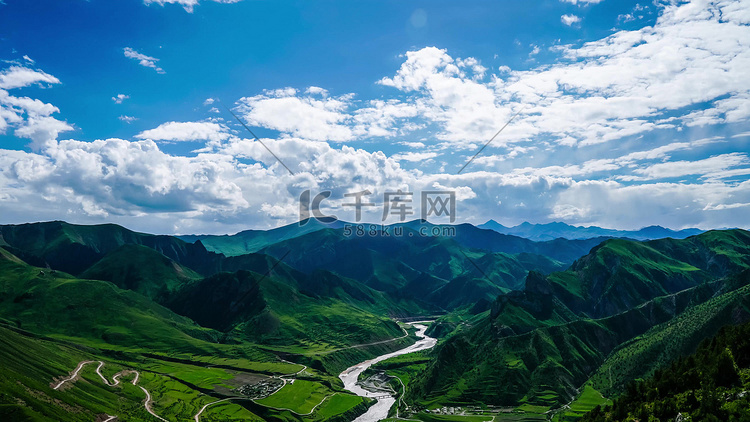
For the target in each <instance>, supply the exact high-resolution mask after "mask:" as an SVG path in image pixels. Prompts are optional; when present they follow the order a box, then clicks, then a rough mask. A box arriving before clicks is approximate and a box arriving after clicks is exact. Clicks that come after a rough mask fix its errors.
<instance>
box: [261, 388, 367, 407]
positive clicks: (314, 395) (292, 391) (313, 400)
mask: <svg viewBox="0 0 750 422" xmlns="http://www.w3.org/2000/svg"><path fill="white" fill-rule="evenodd" d="M328 395H329V390H328V389H327V388H326V387H325V386H323V385H322V384H320V383H317V382H312V381H305V380H296V381H294V382H288V383H287V384H286V385H285V386H284V387H282V388H281V390H279V391H277V392H276V393H274V394H272V395H271V396H270V397H267V398H265V399H262V400H256V403H259V404H262V405H264V406H268V407H273V408H277V409H288V410H291V411H292V412H295V413H299V414H308V413H310V412H312V410H313V408H314V407H315V406H317V405H318V404H319V403H320V402H322V401H323V399H325V398H326V397H327V396H328ZM360 400H361V399H360Z"/></svg>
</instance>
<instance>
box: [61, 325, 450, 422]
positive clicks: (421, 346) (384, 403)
mask: <svg viewBox="0 0 750 422" xmlns="http://www.w3.org/2000/svg"><path fill="white" fill-rule="evenodd" d="M409 324H410V325H413V326H414V327H416V328H417V332H416V335H417V337H420V340H418V341H417V342H416V343H414V344H412V345H411V346H409V347H406V348H404V349H401V350H398V351H395V352H392V353H388V354H385V355H382V356H378V357H376V358H374V359H371V360H368V361H365V362H362V363H360V364H358V365H355V366H352V367H350V368H348V369H347V370H345V371H344V372H342V373H341V374H340V375H339V378H341V380H342V381H343V382H344V389H346V390H348V391H351V392H352V393H354V394H356V395H358V396H361V397H371V398H375V399H377V402H376V403H375V404H374V405H373V406H371V407H370V409H368V411H367V412H366V413H364V414H363V415H361V416H360V417H358V418H357V419H355V421H354V422H371V421H378V420H380V419H382V418H385V417H386V416H387V415H388V410H389V409H390V407H391V406H392V405H393V403H394V402H395V398H394V397H393V396H387V397H383V393H382V392H381V393H373V392H370V391H367V390H365V389H363V388H361V387H359V386H358V385H357V379H358V378H359V375H360V374H361V373H362V372H364V371H365V370H366V369H367V368H369V367H370V366H371V365H374V364H375V363H378V362H380V361H383V360H385V359H388V358H391V357H394V356H399V355H403V354H406V353H412V352H417V351H420V350H426V349H430V348H432V347H433V346H435V344H436V343H437V340H435V339H434V338H431V337H428V336H426V335H425V334H424V333H425V331H426V330H427V326H425V325H422V324H420V323H419V322H411V323H409ZM402 329H403V328H402ZM406 336H408V333H407V332H406V330H404V335H403V336H401V337H397V338H393V339H390V340H383V341H378V342H374V343H368V344H358V345H354V346H350V347H347V348H345V349H349V348H358V347H366V346H372V345H376V344H383V343H389V342H393V341H396V340H399V339H402V338H404V337H406ZM337 350H338V349H337ZM326 352H328V353H330V352H331V351H326ZM282 361H283V362H286V363H289V364H293V365H299V364H295V363H293V362H288V361H284V360H283V359H282ZM90 363H98V364H99V365H98V366H97V368H96V374H97V375H98V376H99V378H101V380H102V382H104V384H105V385H107V386H108V387H115V386H117V385H119V384H120V377H122V376H125V375H130V374H135V377H134V378H133V380H132V381H131V383H132V384H133V385H137V384H138V380H139V379H140V375H141V374H140V372H138V371H135V370H124V371H120V372H118V373H116V374H115V375H113V376H112V382H110V381H109V380H108V379H107V378H106V377H105V376H104V375H103V374H102V372H101V371H102V368H103V367H104V362H102V361H94V360H85V361H81V362H79V363H78V366H76V368H75V369H74V370H73V372H72V373H71V374H70V376H68V377H67V378H64V379H62V380H59V381H53V382H52V383H51V384H50V386H51V387H52V389H53V390H59V389H60V388H61V387H62V386H63V385H65V383H74V382H75V381H77V380H78V377H79V375H80V372H81V370H82V369H83V367H84V366H86V365H88V364H90ZM306 369H307V366H305V365H302V369H300V370H299V371H297V372H294V373H291V374H286V375H275V376H273V378H277V379H280V380H281V381H282V382H283V383H284V384H283V385H282V386H281V388H283V387H284V386H285V385H286V384H287V383H288V382H290V381H292V378H291V377H294V376H297V375H299V374H300V373H302V372H303V371H305V370H306ZM138 388H140V389H141V390H142V391H143V393H144V394H145V395H146V400H145V401H144V402H143V407H144V408H145V409H146V411H147V412H148V413H149V414H151V415H152V416H153V417H155V418H157V419H159V420H160V421H162V422H169V421H168V420H166V419H164V418H163V417H161V416H159V415H157V414H156V412H154V410H153V409H152V408H151V404H152V403H153V399H152V397H151V393H149V391H148V390H146V389H145V388H144V387H143V386H140V385H138ZM281 388H279V389H277V390H276V391H274V393H276V392H278V391H279V390H281ZM274 393H272V394H274ZM335 394H336V393H334V394H329V395H327V396H325V397H323V399H322V400H321V401H320V403H318V404H317V405H315V407H313V409H312V410H311V411H310V412H308V413H304V414H302V413H297V412H295V411H293V410H291V409H277V410H288V411H291V412H292V413H295V414H297V415H300V416H306V415H310V414H312V413H313V412H314V411H315V409H316V408H318V406H320V405H321V404H323V402H325V401H326V400H328V399H329V398H330V397H332V396H334V395H335ZM230 400H248V398H247V397H227V398H225V399H221V400H216V401H213V402H211V403H208V404H206V405H204V406H203V407H202V408H201V409H200V410H199V411H198V413H196V414H195V416H194V417H193V419H194V420H195V422H200V417H201V414H203V412H205V411H206V409H207V408H208V407H210V406H213V405H215V404H219V403H222V402H225V401H230ZM250 400H252V401H253V402H255V399H252V398H251V399H250ZM258 404H260V403H258ZM266 407H270V406H266ZM270 408H273V407H270ZM106 417H107V419H105V422H110V421H113V420H115V419H116V418H117V416H112V415H106Z"/></svg>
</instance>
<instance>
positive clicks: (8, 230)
mask: <svg viewBox="0 0 750 422" xmlns="http://www.w3.org/2000/svg"><path fill="white" fill-rule="evenodd" d="M316 224H317V223H316ZM417 224H422V223H419V222H410V223H404V224H401V225H398V227H401V228H402V229H403V230H404V231H405V232H406V233H413V234H415V235H414V236H408V235H407V236H390V237H386V236H383V235H382V233H376V234H375V235H365V236H347V235H345V233H344V232H343V230H342V229H341V227H339V226H338V225H336V224H334V223H331V224H318V225H317V226H309V227H307V228H304V229H303V228H299V227H292V226H288V227H285V228H282V229H283V230H281V229H278V230H276V231H269V232H260V231H257V232H243V233H239V234H238V235H235V236H225V237H203V236H201V237H186V239H188V240H190V241H193V242H194V243H188V242H186V241H185V240H182V239H179V238H175V237H171V236H153V235H148V234H141V233H135V232H132V231H129V230H127V229H124V228H122V227H119V226H113V225H101V226H76V225H71V224H67V223H63V222H50V223H40V224H30V225H20V226H0V361H2V362H3V365H4V366H3V371H2V373H0V418H1V419H3V420H5V419H9V420H62V421H68V420H71V421H72V420H95V419H96V418H97V417H98V416H99V417H101V416H103V415H118V417H121V418H122V419H127V420H136V421H139V420H153V416H151V415H149V414H148V413H147V412H146V410H145V409H144V407H143V400H144V393H143V391H142V390H141V389H140V387H139V386H143V387H144V388H146V389H148V390H149V391H150V392H151V394H152V397H153V404H152V407H153V409H154V411H156V412H157V414H159V415H161V416H163V417H165V418H167V419H169V420H191V419H193V418H194V416H195V414H196V413H197V412H198V411H199V410H200V409H201V408H202V407H203V406H204V405H206V404H209V403H213V402H216V401H217V400H220V399H224V398H232V400H229V401H224V402H220V403H217V404H214V405H212V406H210V407H208V408H207V410H206V412H205V413H204V414H203V415H202V420H209V421H210V420H232V419H247V420H270V421H299V420H303V421H310V422H312V421H323V420H326V421H327V420H332V421H337V422H339V421H341V422H343V421H347V420H352V419H354V417H356V415H358V414H360V413H362V412H363V411H365V409H366V408H367V406H368V405H370V404H371V402H372V401H371V400H367V399H362V398H359V397H356V396H353V395H351V394H348V393H346V392H344V391H342V385H341V381H340V380H339V379H338V377H337V374H338V373H339V372H340V371H341V370H343V369H345V368H347V367H349V366H351V365H352V364H355V363H358V362H361V361H364V360H366V359H369V358H372V357H374V356H377V355H381V354H384V353H387V352H390V351H393V350H396V349H399V348H401V347H404V346H406V345H409V344H411V343H413V342H414V337H413V335H412V336H409V335H405V334H404V332H403V330H402V327H400V326H399V325H398V324H397V323H395V322H394V321H393V319H392V318H393V317H399V316H403V317H406V316H415V315H436V314H437V315H443V316H442V317H440V318H439V319H438V321H436V322H435V323H434V324H432V326H431V327H430V330H429V332H428V334H429V335H432V336H434V337H437V338H439V339H440V342H439V344H438V346H437V347H436V348H435V349H434V350H431V351H424V352H420V353H414V354H410V355H402V356H399V357H396V358H392V359H388V360H385V361H383V362H380V363H379V364H377V365H374V366H373V367H372V368H370V370H369V371H368V373H367V374H366V375H369V374H372V373H374V372H376V371H385V372H386V373H387V374H388V375H391V376H392V377H393V378H392V379H391V381H390V385H391V387H392V388H394V390H396V391H398V392H403V394H404V400H405V403H401V402H400V401H399V403H400V404H399V405H400V408H399V411H404V413H405V412H406V411H407V407H408V408H409V411H415V413H414V414H413V415H411V416H410V417H413V418H416V419H419V420H425V421H438V420H467V421H474V420H476V421H479V420H482V421H483V420H489V419H493V420H495V421H502V420H544V419H546V418H547V417H548V416H551V415H554V416H553V417H554V420H557V421H568V420H576V419H578V418H580V417H581V416H582V415H584V414H586V412H588V411H590V410H593V412H597V410H596V409H597V406H599V407H598V409H599V410H598V411H599V414H600V415H604V417H614V416H613V415H615V416H619V415H621V414H624V415H626V416H628V415H629V417H631V418H640V417H641V416H642V413H643V412H645V411H652V412H661V413H659V414H662V415H666V414H667V413H665V412H667V411H668V410H669V411H670V412H671V409H672V408H673V407H674V408H678V409H680V411H682V410H681V409H683V407H681V406H683V404H684V405H685V406H684V409H685V412H687V413H690V414H692V415H694V416H696V415H697V416H696V417H698V418H700V417H702V416H704V414H705V413H706V411H705V409H704V410H701V409H702V408H705V406H709V405H711V406H714V405H713V404H711V403H714V404H715V402H716V400H715V399H716V397H718V398H719V399H720V400H719V401H720V402H721V403H720V406H718V408H717V407H716V406H714V408H712V409H714V410H715V411H716V412H724V413H723V414H722V415H723V416H724V417H725V418H731V417H733V415H734V416H738V415H739V413H738V412H737V411H736V408H737V407H738V406H745V405H746V403H745V402H744V401H743V400H744V397H741V398H738V399H736V400H735V399H732V400H729V402H726V401H725V400H724V399H725V398H726V397H725V396H715V395H712V394H713V393H710V392H709V391H713V390H711V388H710V387H711V385H712V384H710V381H711V380H714V382H715V384H713V385H719V384H721V386H719V387H718V391H719V392H720V393H721V394H725V393H726V394H730V393H731V394H735V393H739V392H740V390H739V389H741V388H742V387H743V386H745V385H744V384H746V382H747V381H748V378H749V377H750V369H748V368H747V367H746V366H747V365H745V366H743V365H744V364H743V363H741V362H740V359H741V356H740V355H738V353H741V352H742V353H744V352H745V351H744V349H743V348H741V347H740V348H739V349H737V350H735V349H733V348H732V347H734V346H732V344H734V343H732V342H733V341H735V340H736V338H735V337H736V336H735V337H732V339H734V340H731V341H729V340H727V341H726V342H725V343H726V344H725V346H724V348H723V349H720V348H718V349H717V348H715V347H714V348H710V353H716V356H713V355H710V354H704V355H700V356H702V359H709V358H711V359H714V361H715V362H719V363H720V364H721V365H723V366H722V368H723V369H722V370H721V371H719V369H717V368H718V367H711V366H710V365H708V364H707V365H708V366H705V365H704V366H705V367H700V368H698V370H699V372H698V373H697V374H698V375H699V377H698V378H699V382H698V384H690V385H687V384H685V385H683V386H682V387H685V388H687V387H689V391H688V390H686V391H678V392H675V394H676V395H673V396H667V395H665V394H666V393H665V391H671V390H670V388H673V387H674V386H673V385H672V384H669V382H673V381H669V382H667V381H663V380H664V379H666V378H664V377H665V375H664V374H663V373H662V372H661V371H660V368H663V367H664V366H665V365H668V364H669V363H670V362H673V361H674V360H675V359H677V358H678V357H679V356H684V355H686V354H689V353H691V352H693V351H694V350H695V347H696V346H697V345H698V344H699V343H700V341H701V340H703V339H704V338H706V337H710V336H713V335H715V334H716V333H717V332H718V331H719V329H720V328H721V327H722V326H725V325H727V324H731V323H742V322H744V321H747V320H750V233H748V232H746V231H743V230H726V231H711V232H706V233H704V234H701V235H699V236H694V237H690V238H687V239H684V240H674V239H661V240H656V241H649V242H635V241H630V240H622V239H610V240H606V241H604V242H603V243H601V244H600V245H595V243H593V242H594V241H592V240H586V241H567V240H565V239H556V240H553V241H549V242H541V243H535V242H531V241H528V240H526V239H520V238H516V237H513V236H505V235H501V234H498V233H495V232H491V231H487V230H479V229H477V228H475V227H473V226H469V225H461V226H458V227H456V229H457V231H456V232H455V236H426V237H425V236H420V235H419V234H418V233H417V232H416V230H418V228H417V227H416V225H417ZM434 228H436V229H440V230H445V229H447V227H443V226H434ZM203 242H205V243H207V244H210V245H211V246H210V247H208V248H206V247H204V243H203ZM592 246H595V247H594V248H593V249H591V251H590V253H589V254H587V255H585V256H582V257H580V258H579V256H580V255H582V254H583V253H585V251H588V250H589V249H590V248H591V247H592ZM213 251H223V252H227V255H231V256H227V255H222V254H218V253H215V252H213ZM574 257H575V258H578V259H577V260H576V261H575V262H573V264H572V266H571V267H570V268H569V269H568V270H565V271H560V270H562V268H563V265H564V264H563V262H572V261H573V258H574ZM279 260H282V261H283V262H280V261H279ZM554 271H558V272H554ZM737 338H738V337H737ZM735 343H736V341H735ZM711 347H713V346H711ZM742 347H744V346H742ZM707 350H708V349H707ZM699 353H703V352H699ZM705 353H709V352H705ZM712 356H713V357H712ZM280 358H283V359H285V360H286V361H294V362H296V363H291V362H286V361H282V360H281V359H280ZM84 360H93V361H102V362H106V365H105V366H104V368H103V371H102V372H103V374H104V375H105V376H106V377H108V379H111V378H112V377H113V376H114V375H115V373H117V372H119V371H121V370H126V369H135V370H138V371H140V373H141V378H140V381H139V386H133V385H132V384H130V383H127V382H125V383H123V384H122V385H119V386H117V387H109V386H106V385H105V384H104V383H103V382H102V380H101V379H100V378H99V376H98V375H97V373H96V372H95V366H96V365H87V366H86V367H84V369H83V370H82V371H81V373H80V379H79V380H77V381H76V382H75V383H71V385H69V386H66V387H65V388H62V389H61V390H60V391H57V390H52V388H51V386H50V383H51V382H52V380H53V379H56V378H57V379H61V378H60V377H63V376H65V374H68V373H69V372H70V371H72V370H73V369H74V368H75V367H76V365H77V364H78V362H81V361H84ZM6 362H7V364H6ZM679 362H681V361H678V363H679ZM302 365H306V366H307V367H306V368H305V369H304V371H301V370H302V369H303V366H302ZM6 368H7V370H6ZM674 368H675V371H678V372H679V371H680V370H682V369H685V368H682V367H674ZM681 368H682V369H681ZM730 368H735V369H737V376H738V378H737V379H738V380H739V381H737V380H736V379H734V378H733V380H734V381H732V383H730V384H727V381H726V380H723V379H719V378H720V377H719V376H718V375H716V374H718V373H719V372H721V373H730V375H731V371H730V370H729V369H730ZM712 371H713V372H712ZM691 374H692V373H691ZM712 374H713V375H712ZM281 375H283V376H284V379H286V380H288V381H287V382H286V385H285V386H284V387H283V388H281V389H280V390H279V391H276V392H275V393H273V394H271V395H270V396H268V397H265V398H262V399H258V400H256V401H255V402H253V401H252V400H250V399H251V398H252V397H257V396H251V395H248V396H244V397H243V396H242V394H241V391H255V392H258V391H266V392H270V391H272V390H263V388H268V385H273V384H274V382H276V383H277V385H278V384H280V382H281V381H280V378H279V376H281ZM652 375H653V376H654V379H656V380H657V381H646V383H645V384H642V385H641V384H631V382H632V381H634V380H638V379H644V378H648V377H650V376H652ZM693 375H695V374H693ZM691 376H692V375H691ZM131 379H132V375H125V376H123V377H122V380H131ZM292 379H294V382H292V381H291V380H292ZM658 380H662V381H663V382H664V383H666V384H663V385H662V384H659V383H662V381H658ZM264 382H265V383H267V384H264ZM649 382H654V383H656V384H653V385H652V384H648V383H649ZM402 383H403V385H404V386H402ZM673 383H674V382H673ZM263 385H266V387H262V386H263ZM629 385H630V386H631V387H628V386H629ZM638 385H641V387H638ZM633 386H635V387H633ZM654 386H655V387H654ZM652 387H653V388H652ZM682 387H681V388H682ZM243 388H245V390H243ZM633 388H635V390H632V389H633ZM722 388H724V390H721V389H722ZM657 389H658V393H652V392H651V391H652V390H653V391H656V390H657ZM735 390H736V391H735ZM634 391H635V392H634ZM691 392H692V393H691ZM635 393H638V394H645V395H646V396H645V397H646V399H647V402H644V403H638V404H633V403H635V399H634V397H636V395H635ZM248 394H249V393H248ZM622 394H624V395H623V396H622V398H619V399H617V401H615V402H614V403H613V404H611V405H610V407H606V406H607V405H608V403H610V402H608V401H607V398H615V397H618V396H620V395H622ZM690 394H692V395H690ZM670 397H672V398H674V403H672V402H670V401H669V400H671V398H670ZM691 397H692V399H691ZM712 397H713V398H712ZM628 398H629V399H628ZM668 399H669V400H668ZM683 399H684V400H683ZM693 399H695V400H696V402H697V404H696V403H694V402H693V401H691V400H693ZM628 400H630V402H628ZM680 400H683V401H684V402H685V403H683V401H680ZM688 401H689V403H688ZM704 402H705V403H706V404H704ZM565 404H568V407H565V406H564V405H565ZM631 404H633V406H630V405H631ZM672 405H674V406H672ZM688 405H689V406H688ZM316 406H317V407H316ZM629 406H630V407H629ZM444 407H448V408H454V409H449V410H445V409H443V408H444ZM274 408H277V409H274ZM283 409H289V410H283ZM438 409H439V410H438ZM456 409H457V410H456ZM622 409H624V410H622ZM716 409H718V410H716ZM428 410H429V412H428ZM456 412H458V413H463V414H459V415H455V414H452V413H456ZM618 412H619V413H618ZM623 412H624V413H623ZM700 412H703V413H700ZM308 413H309V415H308ZM402 416H403V415H402ZM587 417H588V416H587ZM695 420H697V419H695Z"/></svg>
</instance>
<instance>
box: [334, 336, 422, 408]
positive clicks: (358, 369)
mask: <svg viewBox="0 0 750 422" xmlns="http://www.w3.org/2000/svg"><path fill="white" fill-rule="evenodd" d="M410 324H411V325H413V326H414V327H415V328H417V332H416V335H417V337H419V338H420V340H418V341H417V342H416V343H414V344H412V345H411V346H409V347H406V348H403V349H401V350H397V351H395V352H391V353H388V354H385V355H381V356H378V357H376V358H374V359H370V360H366V361H364V362H362V363H359V364H357V365H354V366H352V367H350V368H347V369H346V370H345V371H344V372H342V373H341V374H340V375H339V378H341V381H343V382H344V389H346V390H348V391H351V392H352V393H354V394H356V395H358V396H361V397H382V396H383V394H384V393H382V392H380V393H373V392H371V391H367V390H365V389H364V388H362V387H360V386H358V385H357V379H358V378H359V374H361V373H362V372H364V371H365V370H366V369H367V368H369V367H370V366H372V365H374V364H376V363H378V362H381V361H384V360H386V359H389V358H392V357H394V356H399V355H405V354H407V353H412V352H418V351H420V350H427V349H431V348H433V347H434V346H435V344H437V340H436V339H434V338H432V337H428V336H427V335H425V331H427V326H426V325H424V324H421V323H419V322H412V323H410ZM395 402H396V398H395V397H393V396H391V397H388V398H380V399H378V401H377V402H376V403H375V404H374V405H372V406H371V407H370V408H369V409H368V410H367V412H365V413H364V414H362V415H361V416H360V417H358V418H357V419H355V420H354V422H376V421H379V420H381V419H385V418H387V417H388V410H389V409H390V408H391V406H393V403H395Z"/></svg>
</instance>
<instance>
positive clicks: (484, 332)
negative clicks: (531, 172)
mask: <svg viewBox="0 0 750 422" xmlns="http://www.w3.org/2000/svg"><path fill="white" fill-rule="evenodd" d="M452 318H455V317H451V316H450V315H449V316H446V317H444V318H441V319H444V320H445V322H442V321H441V319H439V320H438V322H437V324H434V326H433V328H431V332H433V333H436V334H437V333H440V334H441V335H442V336H444V338H445V339H444V341H443V342H442V343H441V344H439V345H438V347H437V348H436V349H435V350H434V352H432V356H433V360H432V361H431V363H430V364H428V365H427V366H426V368H425V370H424V371H422V372H421V374H420V375H419V376H417V377H415V379H414V380H413V381H412V383H410V384H409V385H408V386H407V391H409V392H410V393H408V395H409V401H411V402H412V404H414V405H417V406H436V405H438V406H439V405H447V406H456V405H468V404H470V403H474V402H477V401H478V402H482V403H487V404H494V405H503V406H513V405H515V406H518V405H520V404H523V403H527V404H529V405H532V404H533V405H536V406H543V407H544V408H545V409H551V408H554V407H556V406H559V405H561V404H563V403H566V402H568V401H570V400H571V399H575V398H576V396H577V394H578V391H579V387H581V386H583V385H584V384H585V383H587V382H588V384H586V385H588V386H589V387H590V388H592V389H593V391H600V392H604V393H605V394H608V395H616V394H618V391H620V390H618V388H622V387H617V386H622V385H624V383H626V382H628V381H630V380H632V379H634V378H636V377H640V376H644V375H648V374H649V373H650V372H651V371H653V370H655V369H656V367H657V366H658V365H659V364H660V363H661V364H663V363H664V362H665V361H667V362H668V361H669V360H670V359H674V358H675V357H677V356H679V355H680V354H683V353H686V352H687V353H689V352H690V351H692V350H693V349H694V348H695V347H696V346H697V344H698V343H699V342H700V340H702V339H703V338H705V337H706V336H710V335H713V334H715V333H716V332H717V331H718V329H719V328H721V326H723V325H726V324H728V323H740V322H744V321H748V320H750V233H749V232H746V231H743V230H728V231H712V232H707V233H704V234H701V235H698V236H694V237H690V238H688V239H684V240H676V239H662V240H655V241H650V242H636V241H629V240H623V239H611V240H608V241H606V242H604V243H603V244H601V245H600V246H598V247H596V248H594V249H593V250H592V251H591V253H590V254H588V255H586V256H584V257H582V258H580V259H579V260H578V261H576V263H574V264H573V265H572V266H571V268H570V269H569V270H567V271H564V272H558V273H552V274H550V275H548V276H545V275H543V274H540V273H536V272H530V273H529V275H528V276H527V279H526V283H525V287H524V289H523V290H521V291H513V292H508V293H506V294H504V295H501V296H499V297H498V299H497V300H496V301H495V302H494V303H493V304H492V306H491V309H490V311H489V312H487V313H484V314H480V315H478V316H477V317H472V319H471V323H470V324H469V325H456V324H455V322H452V321H451V319H452ZM443 327H456V328H455V329H454V330H453V332H452V333H451V332H450V330H446V329H445V328H443Z"/></svg>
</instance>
